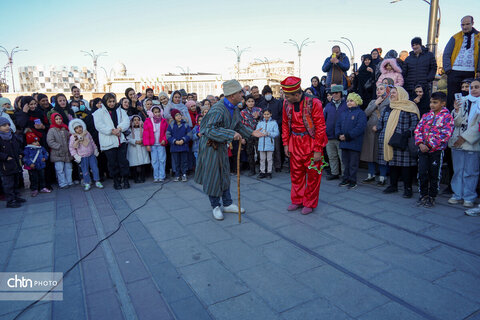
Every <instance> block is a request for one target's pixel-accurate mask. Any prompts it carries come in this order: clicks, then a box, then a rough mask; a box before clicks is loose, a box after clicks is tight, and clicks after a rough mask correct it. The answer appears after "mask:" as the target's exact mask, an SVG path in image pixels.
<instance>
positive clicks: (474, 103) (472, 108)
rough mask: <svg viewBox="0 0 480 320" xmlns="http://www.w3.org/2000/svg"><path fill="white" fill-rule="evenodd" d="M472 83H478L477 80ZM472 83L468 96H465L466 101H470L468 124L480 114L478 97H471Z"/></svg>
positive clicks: (479, 99) (479, 98)
mask: <svg viewBox="0 0 480 320" xmlns="http://www.w3.org/2000/svg"><path fill="white" fill-rule="evenodd" d="M474 82H480V81H479V80H474V81H472V83H474ZM472 83H470V94H469V95H468V96H467V101H470V102H471V103H472V104H471V106H470V112H469V113H468V123H469V124H470V123H472V121H473V119H475V116H476V115H477V114H480V96H478V97H474V96H472Z"/></svg>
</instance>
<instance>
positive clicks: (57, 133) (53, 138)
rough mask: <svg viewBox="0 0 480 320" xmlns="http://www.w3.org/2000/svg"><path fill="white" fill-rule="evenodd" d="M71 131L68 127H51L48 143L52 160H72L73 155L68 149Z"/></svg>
mask: <svg viewBox="0 0 480 320" xmlns="http://www.w3.org/2000/svg"><path fill="white" fill-rule="evenodd" d="M69 135H70V133H69V132H68V130H67V129H65V128H62V129H59V128H55V127H53V128H50V129H49V130H48V134H47V144H48V146H49V147H50V161H51V162H70V161H72V156H71V155H70V151H69V149H68V136H69Z"/></svg>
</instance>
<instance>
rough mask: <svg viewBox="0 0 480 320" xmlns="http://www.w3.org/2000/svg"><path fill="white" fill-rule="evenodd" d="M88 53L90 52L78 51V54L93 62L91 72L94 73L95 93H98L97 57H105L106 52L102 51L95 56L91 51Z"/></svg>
mask: <svg viewBox="0 0 480 320" xmlns="http://www.w3.org/2000/svg"><path fill="white" fill-rule="evenodd" d="M90 51H91V52H89V51H84V50H80V52H83V53H85V55H86V56H90V58H92V60H93V72H94V75H95V91H98V80H97V79H98V76H97V61H98V58H99V57H101V56H106V55H107V52H105V51H104V52H100V53H97V54H95V52H94V51H93V50H90Z"/></svg>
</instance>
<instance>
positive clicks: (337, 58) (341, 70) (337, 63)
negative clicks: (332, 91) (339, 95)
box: [322, 45, 350, 88]
mask: <svg viewBox="0 0 480 320" xmlns="http://www.w3.org/2000/svg"><path fill="white" fill-rule="evenodd" d="M348 69H350V61H349V60H348V57H347V56H346V55H345V54H344V53H343V52H341V51H340V46H337V45H335V46H333V47H332V55H331V56H329V57H327V58H326V59H325V62H324V63H323V66H322V71H323V72H326V73H327V82H326V86H327V88H330V87H331V85H332V84H340V83H341V84H342V85H343V87H344V88H347V87H348V83H347V71H348Z"/></svg>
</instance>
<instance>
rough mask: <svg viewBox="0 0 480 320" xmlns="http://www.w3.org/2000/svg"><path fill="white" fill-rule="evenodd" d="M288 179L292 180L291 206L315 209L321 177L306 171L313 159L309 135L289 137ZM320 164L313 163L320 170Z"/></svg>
mask: <svg viewBox="0 0 480 320" xmlns="http://www.w3.org/2000/svg"><path fill="white" fill-rule="evenodd" d="M288 150H289V152H290V177H291V179H292V190H291V198H292V203H293V204H299V205H303V206H304V207H309V208H316V207H317V205H318V195H319V192H320V182H321V180H322V175H321V174H318V172H317V171H316V170H314V169H308V167H309V166H310V164H311V158H313V140H312V138H311V137H310V136H309V135H305V136H303V137H302V136H295V135H292V136H291V137H290V141H289V146H288ZM321 164H322V162H321V161H318V162H316V163H315V167H317V168H318V169H320V166H321Z"/></svg>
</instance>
